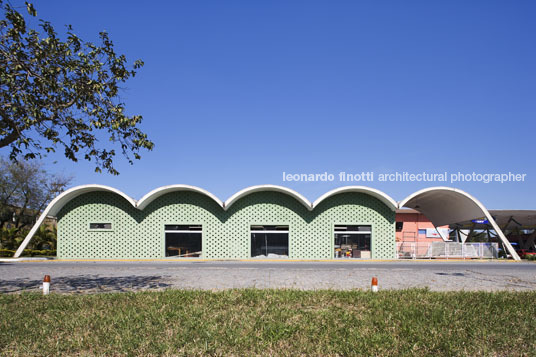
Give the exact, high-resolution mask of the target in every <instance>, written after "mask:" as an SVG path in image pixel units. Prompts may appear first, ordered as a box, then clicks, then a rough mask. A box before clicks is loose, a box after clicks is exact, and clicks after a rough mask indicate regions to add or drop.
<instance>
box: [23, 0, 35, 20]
mask: <svg viewBox="0 0 536 357" xmlns="http://www.w3.org/2000/svg"><path fill="white" fill-rule="evenodd" d="M25 4H26V10H27V11H28V14H30V15H31V16H34V17H35V16H37V11H35V8H34V6H33V4H30V3H29V2H27V1H26V2H25Z"/></svg>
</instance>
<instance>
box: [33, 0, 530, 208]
mask: <svg viewBox="0 0 536 357" xmlns="http://www.w3.org/2000/svg"><path fill="white" fill-rule="evenodd" d="M36 8H37V11H38V15H39V17H42V18H44V19H47V20H50V21H51V22H52V23H53V24H54V25H55V26H56V28H57V29H59V30H61V29H62V26H63V25H64V24H72V25H73V27H74V29H75V32H76V33H77V34H79V35H80V36H81V37H82V38H83V39H85V40H91V41H94V40H96V35H97V33H98V32H99V31H101V30H103V29H106V30H107V31H108V32H109V33H110V36H111V38H112V40H113V41H114V43H115V44H116V48H117V50H118V51H119V52H121V53H125V54H126V55H127V57H128V58H129V59H130V60H131V61H133V60H135V59H137V58H141V59H142V60H143V61H145V67H144V68H142V69H141V70H140V72H139V75H138V76H136V78H135V79H134V80H132V81H130V82H129V83H128V85H127V88H126V89H125V91H124V92H123V93H122V96H123V98H124V99H125V101H126V103H127V108H128V111H129V113H131V114H142V115H143V116H144V123H143V126H142V128H143V130H144V131H146V132H147V133H148V134H149V136H150V138H151V139H152V140H153V141H154V142H155V144H156V146H155V149H154V150H153V151H152V152H149V153H143V154H142V156H143V157H142V160H141V161H137V162H136V163H135V165H134V166H130V165H128V163H127V162H126V160H123V159H119V161H118V164H117V168H118V169H119V171H120V172H121V175H120V176H118V177H114V176H111V175H109V174H95V173H93V166H92V165H91V164H90V163H85V162H80V163H78V164H74V163H71V162H69V161H68V160H66V159H63V158H61V157H59V156H58V157H50V158H48V159H47V163H48V164H49V166H50V169H51V170H53V171H59V172H64V173H66V174H70V175H73V176H74V177H75V179H74V182H73V184H75V185H78V184H86V183H100V184H105V185H111V186H114V187H116V188H118V189H120V190H122V191H124V192H125V193H127V194H129V195H131V196H133V197H134V198H136V199H138V198H140V197H141V196H143V195H144V194H145V193H147V192H148V191H150V190H152V189H154V188H156V187H158V186H162V185H168V184H174V183H184V184H191V185H196V186H200V187H202V188H205V189H207V190H209V191H211V192H213V193H214V194H216V195H217V196H219V197H220V198H221V199H226V198H227V197H229V196H230V195H232V194H233V193H235V192H236V191H238V190H240V189H242V188H244V187H246V186H250V185H257V184H266V183H270V184H276V185H286V186H288V187H291V188H293V189H296V190H297V191H299V192H300V193H302V194H304V195H305V196H306V197H307V198H309V199H311V200H313V199H316V198H317V197H318V196H320V195H321V194H322V193H324V192H326V191H328V190H330V189H332V188H334V187H337V186H341V185H343V184H342V183H340V182H331V183H325V182H317V183H310V182H308V183H295V182H293V183H284V182H283V181H282V172H289V173H322V172H325V171H327V172H331V173H334V174H337V173H338V172H339V171H345V172H355V173H357V172H361V171H374V172H375V173H376V174H379V173H385V172H395V171H399V172H403V171H408V172H415V173H418V172H422V171H426V172H430V173H436V172H444V171H448V172H449V173H452V172H458V171H460V172H463V173H472V172H477V173H503V172H509V171H512V172H516V173H526V174H527V179H526V181H525V182H521V183H503V184H500V183H490V184H484V183H463V184H455V185H453V186H455V187H459V188H461V189H463V190H466V191H468V192H469V193H471V194H473V195H474V196H476V197H477V198H479V199H480V200H481V201H482V202H483V203H484V204H485V205H486V206H487V207H488V208H510V209H514V208H518V209H529V208H531V209H534V208H536V204H535V203H534V198H535V197H536V181H535V177H536V165H535V155H534V154H535V151H536V145H535V135H534V133H535V129H536V121H535V119H536V101H535V94H536V66H535V63H536V46H535V44H534V34H535V33H536V22H535V21H534V20H533V19H534V17H535V16H536V3H535V2H534V1H491V0H486V1H263V2H261V1H188V2H186V1H176V2H172V1H169V2H147V1H144V2H141V1H139V2H137V1H131V2H126V1H91V2H89V1H88V2H79V1H46V2H44V1H37V2H36ZM54 160H57V163H56V164H51V162H52V161H54ZM365 184H366V185H369V186H372V187H375V188H377V189H380V190H383V191H385V192H386V193H387V194H389V195H391V196H392V197H393V198H394V199H396V200H401V199H403V198H404V197H405V196H406V195H408V194H410V193H412V192H414V191H416V190H418V189H421V188H424V187H428V186H435V185H442V183H437V184H434V183H422V182H421V183H418V182H415V183H382V182H377V181H376V182H371V183H365ZM447 185H450V184H449V183H447Z"/></svg>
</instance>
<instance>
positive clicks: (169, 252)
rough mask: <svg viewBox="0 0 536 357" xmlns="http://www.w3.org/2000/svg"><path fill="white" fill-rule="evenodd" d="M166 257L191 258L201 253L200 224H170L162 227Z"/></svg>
mask: <svg viewBox="0 0 536 357" xmlns="http://www.w3.org/2000/svg"><path fill="white" fill-rule="evenodd" d="M164 230H165V235H166V257H173V256H176V257H185V258H193V257H200V256H201V255H202V253H203V252H202V244H201V240H202V236H203V234H202V227H201V226H200V225H172V224H168V225H166V226H165V228H164Z"/></svg>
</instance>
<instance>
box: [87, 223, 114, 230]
mask: <svg viewBox="0 0 536 357" xmlns="http://www.w3.org/2000/svg"><path fill="white" fill-rule="evenodd" d="M89 229H112V224H111V223H90V224H89Z"/></svg>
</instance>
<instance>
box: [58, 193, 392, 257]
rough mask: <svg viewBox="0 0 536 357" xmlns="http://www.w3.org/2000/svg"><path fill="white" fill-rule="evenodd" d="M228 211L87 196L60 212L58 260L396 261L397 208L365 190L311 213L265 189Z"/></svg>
mask: <svg viewBox="0 0 536 357" xmlns="http://www.w3.org/2000/svg"><path fill="white" fill-rule="evenodd" d="M226 208H227V209H224V208H223V207H222V206H221V205H220V204H218V202H217V201H215V200H214V199H213V198H211V197H210V196H208V195H206V194H203V193H201V192H195V191H183V190H177V191H171V192H168V193H165V194H163V195H161V196H159V197H157V198H156V199H154V200H153V201H152V202H150V203H149V204H148V205H147V206H146V207H144V208H143V209H139V208H136V207H133V206H132V204H131V203H130V202H129V201H127V200H125V198H124V197H122V196H120V195H118V194H116V193H113V192H106V191H94V192H88V193H84V194H81V195H78V196H76V197H75V198H73V199H72V200H70V201H69V202H68V203H67V204H65V205H64V206H63V207H62V208H61V210H60V211H59V212H58V214H57V218H58V257H59V258H63V259H77V258H97V259H106V258H139V259H143V258H148V259H155V258H163V257H166V256H182V257H203V258H215V259H219V258H221V259H229V258H234V259H247V258H252V257H258V256H260V257H262V256H265V257H274V256H278V257H288V258H290V259H330V258H334V257H341V258H342V257H363V258H380V259H385V258H394V257H395V256H396V252H395V250H396V245H395V210H394V207H390V206H388V205H387V204H385V203H384V202H382V201H380V200H379V199H378V198H376V197H374V196H372V195H370V194H367V193H364V192H342V193H337V194H334V195H330V196H329V197H326V198H325V199H324V200H322V202H319V203H318V204H317V205H316V206H315V207H314V208H313V209H311V208H310V207H307V205H305V204H303V203H302V202H300V201H299V200H297V199H296V197H293V196H292V195H289V194H288V193H285V192H277V191H273V190H269V189H268V190H260V191H255V192H251V193H246V194H243V195H242V196H241V197H240V198H238V199H236V200H234V202H233V203H232V205H230V206H228V207H226ZM181 235H182V238H181ZM181 240H182V242H181ZM188 248H189V249H188Z"/></svg>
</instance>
